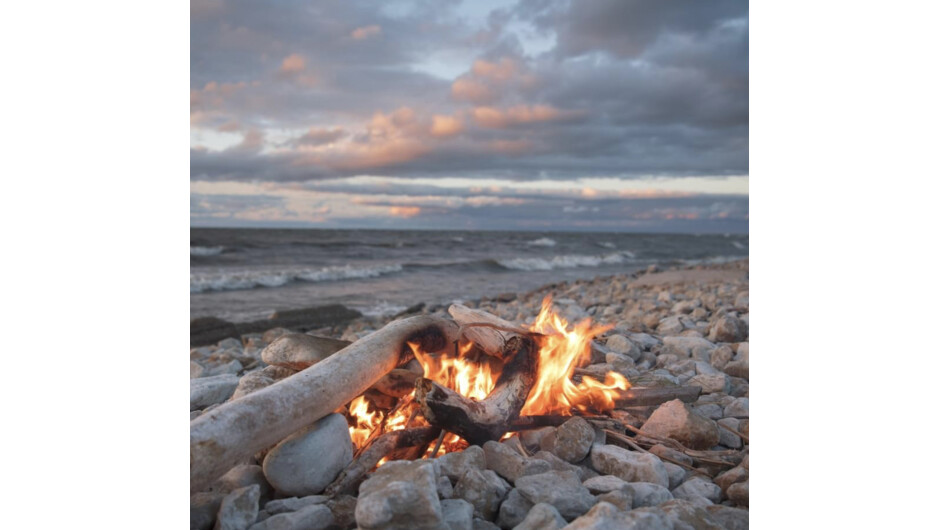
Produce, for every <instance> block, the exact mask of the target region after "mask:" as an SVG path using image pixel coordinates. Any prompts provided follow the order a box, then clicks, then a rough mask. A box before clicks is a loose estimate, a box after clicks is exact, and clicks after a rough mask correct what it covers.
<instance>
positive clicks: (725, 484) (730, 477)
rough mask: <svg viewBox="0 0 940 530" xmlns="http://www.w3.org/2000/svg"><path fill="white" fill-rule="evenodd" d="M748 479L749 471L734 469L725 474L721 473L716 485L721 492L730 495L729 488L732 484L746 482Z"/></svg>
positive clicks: (739, 467) (738, 467)
mask: <svg viewBox="0 0 940 530" xmlns="http://www.w3.org/2000/svg"><path fill="white" fill-rule="evenodd" d="M747 479H748V471H747V469H744V468H743V467H741V466H737V467H733V468H731V469H729V470H728V471H725V472H724V473H721V474H720V475H718V476H717V477H715V484H716V485H717V486H718V487H719V488H721V491H722V492H723V493H725V495H727V494H728V488H730V487H731V485H732V484H737V483H738V482H744V481H745V480H747Z"/></svg>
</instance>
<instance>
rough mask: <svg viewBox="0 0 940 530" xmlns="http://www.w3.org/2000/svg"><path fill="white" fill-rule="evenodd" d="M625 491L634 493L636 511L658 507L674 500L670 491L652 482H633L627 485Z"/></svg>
mask: <svg viewBox="0 0 940 530" xmlns="http://www.w3.org/2000/svg"><path fill="white" fill-rule="evenodd" d="M624 489H628V490H630V492H631V493H633V508H634V509H636V508H643V507H645V506H658V505H660V504H662V503H664V502H666V501H669V500H672V498H673V497H672V493H671V492H670V491H669V490H668V489H666V488H664V487H663V486H660V485H659V484H653V483H651V482H632V483H630V484H627V485H626V486H625V488H624Z"/></svg>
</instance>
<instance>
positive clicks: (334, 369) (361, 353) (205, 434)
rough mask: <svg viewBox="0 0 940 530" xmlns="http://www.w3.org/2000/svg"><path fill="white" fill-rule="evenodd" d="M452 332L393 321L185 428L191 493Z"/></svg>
mask: <svg viewBox="0 0 940 530" xmlns="http://www.w3.org/2000/svg"><path fill="white" fill-rule="evenodd" d="M457 329H458V328H457V326H456V325H455V324H454V323H453V322H451V321H449V320H445V319H442V318H439V317H433V316H428V315H425V316H416V317H411V318H406V319H402V320H397V321H395V322H392V323H390V324H388V325H387V326H385V327H384V328H382V329H380V330H378V331H376V332H374V333H372V334H371V335H369V336H367V337H364V338H363V339H361V340H359V341H357V342H355V343H353V344H350V345H349V346H347V347H345V348H343V349H342V350H340V351H338V352H336V353H335V354H333V355H331V356H330V357H329V358H327V359H325V360H323V361H321V362H319V363H317V364H315V365H313V366H311V367H310V368H307V369H305V370H303V371H301V372H298V373H296V374H294V375H292V376H290V377H287V378H285V379H283V380H281V381H279V382H277V383H275V384H273V385H271V386H269V387H267V388H264V389H261V390H258V391H257V392H253V393H251V394H248V395H246V396H243V397H241V398H239V399H236V400H234V401H230V402H228V403H225V404H224V405H222V406H220V407H218V408H216V409H214V410H212V411H209V412H207V413H205V414H203V415H201V416H199V417H198V418H196V419H195V420H193V421H192V422H191V423H190V429H189V459H190V460H189V480H190V490H191V491H192V492H198V491H202V490H203V489H204V488H205V487H206V486H208V485H209V484H211V483H212V481H213V480H215V479H217V478H218V477H220V476H221V475H222V474H223V473H225V472H226V471H228V470H229V469H231V467H232V466H233V465H235V464H236V463H237V462H238V461H239V460H241V459H244V458H247V457H249V456H251V455H253V454H255V453H256V452H258V451H260V450H262V449H265V448H268V447H271V446H272V445H274V444H276V443H277V442H279V441H281V440H283V439H284V438H285V437H287V436H288V435H290V434H291V433H293V432H295V431H297V430H298V429H301V428H303V427H305V426H307V425H310V424H311V423H313V422H315V421H316V420H318V419H320V418H322V417H324V416H326V415H327V414H329V413H330V412H333V411H334V410H336V409H338V408H340V407H342V406H343V405H345V404H346V403H348V402H349V401H350V400H352V399H353V398H355V397H356V396H358V395H360V394H362V392H363V391H365V390H366V389H367V388H369V387H370V386H372V385H373V384H374V383H375V382H376V381H378V380H379V379H380V378H382V377H383V376H384V375H385V374H387V373H388V372H390V371H391V370H392V369H394V368H395V367H396V366H399V365H401V364H403V363H404V362H406V361H408V360H409V359H410V358H411V352H412V350H411V347H409V346H408V343H409V342H411V343H416V344H419V345H420V347H421V348H422V350H423V351H426V352H438V351H442V350H445V349H447V348H449V347H451V345H452V344H453V343H454V341H456V340H457ZM523 399H524V398H523ZM433 436H437V432H436V431H435V433H434V435H433ZM433 436H432V439H433Z"/></svg>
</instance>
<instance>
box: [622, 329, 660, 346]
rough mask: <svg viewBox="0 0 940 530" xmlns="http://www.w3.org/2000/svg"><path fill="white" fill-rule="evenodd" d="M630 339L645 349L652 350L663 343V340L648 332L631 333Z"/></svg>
mask: <svg viewBox="0 0 940 530" xmlns="http://www.w3.org/2000/svg"><path fill="white" fill-rule="evenodd" d="M629 338H630V340H631V341H632V342H633V343H634V344H636V345H637V346H639V347H640V348H642V349H644V350H652V349H653V348H655V347H656V346H659V345H660V344H662V341H661V340H659V339H657V338H656V337H654V336H652V335H649V334H647V333H630V334H629Z"/></svg>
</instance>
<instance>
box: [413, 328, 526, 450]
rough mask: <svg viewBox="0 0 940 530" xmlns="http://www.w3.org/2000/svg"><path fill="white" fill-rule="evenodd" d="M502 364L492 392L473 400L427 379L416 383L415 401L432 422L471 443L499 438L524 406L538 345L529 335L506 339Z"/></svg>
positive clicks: (426, 417)
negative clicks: (483, 397) (479, 399)
mask: <svg viewBox="0 0 940 530" xmlns="http://www.w3.org/2000/svg"><path fill="white" fill-rule="evenodd" d="M502 348H503V354H502V355H500V357H502V358H504V359H509V360H508V362H506V363H505V364H504V365H503V369H502V372H501V373H500V374H499V378H498V379H497V380H496V384H495V386H494V388H493V391H492V392H490V394H489V395H488V396H487V397H486V399H483V400H481V401H473V400H470V399H468V398H465V397H463V396H461V395H460V394H458V393H457V392H454V391H453V390H451V389H449V388H447V387H445V386H442V385H440V384H438V383H435V382H434V381H431V380H430V379H425V378H420V379H418V381H417V383H416V392H415V400H416V401H417V402H418V403H420V404H421V410H422V412H423V414H424V417H425V419H427V420H428V422H429V423H431V425H435V426H438V427H441V428H443V429H444V430H446V431H448V432H452V433H454V434H457V435H459V436H460V437H462V438H464V439H465V440H467V441H468V442H469V443H471V444H483V443H484V442H486V441H487V440H498V439H499V438H500V437H501V436H502V435H503V434H505V433H506V431H508V430H509V426H510V424H511V423H512V421H513V420H515V419H516V418H518V417H519V412H520V411H521V410H522V407H523V405H525V401H526V398H527V397H528V396H529V391H530V390H531V389H532V385H533V384H534V383H535V380H536V376H537V370H538V346H537V345H536V344H535V341H533V340H532V338H530V337H528V336H519V335H513V336H511V337H509V338H508V340H507V341H506V343H505V345H504V346H503V347H502Z"/></svg>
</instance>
